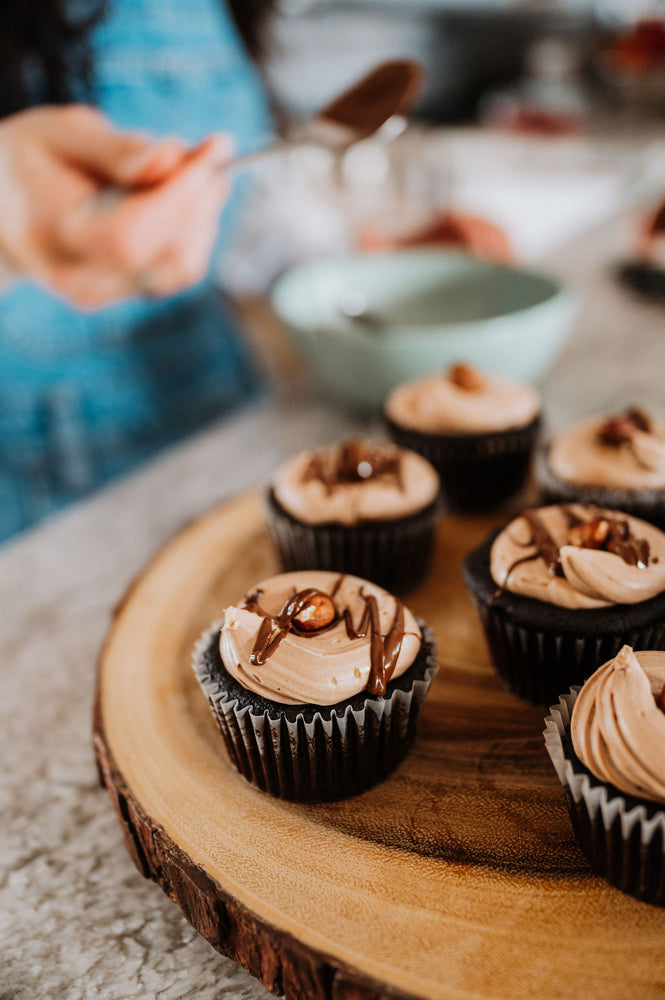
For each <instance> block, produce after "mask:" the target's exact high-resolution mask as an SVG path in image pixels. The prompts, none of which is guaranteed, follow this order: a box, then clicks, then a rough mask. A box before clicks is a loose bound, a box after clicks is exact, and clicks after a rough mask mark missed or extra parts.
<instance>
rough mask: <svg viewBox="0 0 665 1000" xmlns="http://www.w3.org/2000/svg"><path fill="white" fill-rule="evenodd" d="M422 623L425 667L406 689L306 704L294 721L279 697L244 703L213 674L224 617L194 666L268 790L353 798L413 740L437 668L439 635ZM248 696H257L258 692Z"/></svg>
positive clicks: (203, 641) (249, 773) (248, 768)
mask: <svg viewBox="0 0 665 1000" xmlns="http://www.w3.org/2000/svg"><path fill="white" fill-rule="evenodd" d="M418 624H419V625H420V626H421V629H422V637H423V647H424V649H423V650H421V653H420V654H419V655H420V656H424V657H425V664H424V670H422V672H421V673H422V676H421V677H416V678H415V679H414V680H413V681H412V683H411V684H410V685H409V687H408V688H407V689H406V690H403V689H402V688H400V687H398V686H393V688H392V691H391V692H390V693H389V694H388V695H387V696H386V697H380V696H376V695H367V697H366V698H365V699H364V700H363V703H362V707H360V708H354V707H353V705H352V704H350V703H348V702H347V703H342V704H341V705H333V706H320V707H319V706H309V710H307V708H306V707H303V710H302V711H300V712H295V713H294V712H293V711H291V712H289V713H288V714H291V715H295V718H288V717H287V712H286V710H285V708H284V707H283V706H281V705H279V704H278V703H277V702H274V703H271V709H272V706H273V705H274V711H269V710H268V709H261V708H259V707H258V706H257V707H256V708H253V707H252V706H251V705H248V704H244V705H241V704H240V703H239V699H238V698H237V697H235V696H234V695H233V694H231V693H230V692H228V691H227V690H226V689H225V687H224V685H223V683H222V681H220V679H219V678H218V677H215V676H213V673H212V672H211V670H210V666H209V664H208V663H207V662H206V655H207V654H208V651H209V649H210V646H211V643H212V641H213V639H214V638H215V637H216V636H218V635H219V631H220V628H221V625H222V622H216V623H215V624H214V625H212V626H211V627H210V628H209V629H207V630H206V631H205V632H204V633H203V635H202V636H201V638H200V639H199V640H198V642H197V643H196V646H195V647H194V652H193V655H192V666H193V669H194V673H195V674H196V677H197V679H198V681H199V683H200V685H201V687H202V689H203V691H204V693H205V695H206V697H207V699H208V702H209V704H210V707H211V709H212V712H213V715H214V717H215V719H216V721H217V724H218V726H219V729H220V732H221V734H222V736H223V737H224V741H225V743H226V747H227V749H228V752H229V756H230V758H231V761H232V763H233V764H234V766H235V767H236V769H237V770H238V771H239V772H240V773H241V774H242V775H243V776H244V777H245V778H246V779H247V780H248V781H250V782H251V783H252V784H254V785H256V786H257V787H258V788H260V789H262V791H265V792H268V793H269V794H270V795H274V796H276V797H277V798H284V799H292V800H297V801H333V800H335V799H341V798H347V797H348V796H351V795H356V794H358V793H359V792H362V791H364V790H365V789H367V788H370V787H371V786H372V785H375V784H377V783H378V782H379V781H382V780H383V779H384V778H386V777H387V776H388V775H389V774H390V773H391V771H393V770H394V769H395V767H397V765H398V764H399V763H400V762H401V761H402V760H403V758H404V757H405V755H406V753H407V750H408V749H409V747H410V745H411V743H412V742H413V739H414V737H415V732H416V723H417V720H418V715H419V713H420V708H421V705H422V703H423V700H424V698H425V695H426V694H427V691H428V690H429V687H430V685H431V683H432V680H433V679H434V676H435V674H436V672H437V670H438V663H437V660H436V639H435V636H434V633H433V632H432V630H431V629H429V628H426V627H424V626H423V624H422V622H419V623H418ZM410 669H413V667H412V668H410ZM407 673H408V672H407ZM399 680H400V678H397V679H396V681H395V682H394V684H395V685H396V684H397V683H398V682H399ZM247 696H248V699H250V700H251V697H252V693H251V692H247ZM292 708H293V706H289V709H292Z"/></svg>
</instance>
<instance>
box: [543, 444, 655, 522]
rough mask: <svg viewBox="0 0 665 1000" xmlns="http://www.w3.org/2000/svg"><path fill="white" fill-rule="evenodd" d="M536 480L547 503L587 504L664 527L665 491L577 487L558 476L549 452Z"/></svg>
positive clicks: (545, 455) (544, 458)
mask: <svg viewBox="0 0 665 1000" xmlns="http://www.w3.org/2000/svg"><path fill="white" fill-rule="evenodd" d="M536 479H537V481H538V485H539V486H540V490H541V492H542V497H543V501H544V502H545V503H575V502H576V503H588V504H593V505H594V506H595V507H605V508H607V509H608V510H618V511H622V512H623V513H625V514H632V515H633V517H640V518H642V520H644V521H649V522H651V523H652V524H656V525H658V526H659V527H661V528H665V489H662V490H625V489H618V488H611V487H603V486H578V485H577V484H575V483H567V482H565V481H564V480H563V479H559V477H558V476H555V475H554V473H553V472H552V470H551V469H550V467H549V465H548V463H547V452H543V453H542V454H540V455H539V456H538V458H537V460H536Z"/></svg>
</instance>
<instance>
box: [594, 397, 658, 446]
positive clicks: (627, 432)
mask: <svg viewBox="0 0 665 1000" xmlns="http://www.w3.org/2000/svg"><path fill="white" fill-rule="evenodd" d="M635 431H643V432H644V433H645V434H650V433H651V420H650V419H649V417H648V416H647V414H646V413H645V412H644V410H640V409H638V407H636V406H633V407H631V408H630V409H628V410H626V411H625V412H624V413H618V414H616V416H613V417H609V418H608V419H607V420H606V421H605V423H604V424H602V426H601V427H600V428H599V430H598V440H599V441H600V442H601V444H604V445H608V446H609V447H611V448H620V447H621V445H629V446H630V445H631V444H632V440H633V434H634V433H635Z"/></svg>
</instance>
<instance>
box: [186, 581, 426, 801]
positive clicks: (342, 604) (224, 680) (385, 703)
mask: <svg viewBox="0 0 665 1000" xmlns="http://www.w3.org/2000/svg"><path fill="white" fill-rule="evenodd" d="M193 666H194V672H195V673H196V676H197V678H198V680H199V682H200V684H201V686H202V688H203V691H204V693H205V695H206V697H207V698H208V702H209V704H210V707H211V709H212V711H213V714H214V716H215V719H216V721H217V724H218V726H219V728H220V731H221V733H222V736H223V737H224V741H225V743H226V747H227V749H228V752H229V756H230V758H231V761H232V763H233V764H234V766H235V767H236V768H237V770H238V771H239V772H240V773H241V774H242V775H243V776H244V777H245V778H247V780H248V781H250V782H252V784H254V785H256V786H257V787H258V788H260V789H262V790H263V791H265V792H268V793H270V794H271V795H274V796H277V797H279V798H285V799H293V800H299V801H328V800H334V799H340V798H346V797H347V796H350V795H355V794H357V793H358V792H361V791H364V790H365V789H366V788H369V787H371V786H372V785H374V784H376V783H377V782H379V781H382V780H383V779H384V778H386V777H387V776H388V775H389V774H390V772H391V771H393V770H394V768H395V767H396V766H397V765H398V764H399V763H400V761H401V760H402V759H403V758H404V756H405V755H406V752H407V750H408V748H409V746H410V745H411V743H412V742H413V739H414V736H415V729H416V722H417V719H418V714H419V712H420V707H421V705H422V702H423V699H424V697H425V695H426V693H427V690H428V688H429V686H430V684H431V682H432V679H433V677H434V675H435V673H436V670H437V663H436V647H435V641H434V637H433V634H432V633H431V632H430V631H429V630H428V629H425V628H423V627H421V625H420V624H418V623H417V622H416V620H415V618H414V617H413V615H412V614H411V612H410V611H409V610H408V609H407V608H405V607H404V605H403V604H402V603H401V601H399V599H398V598H396V597H393V596H392V595H390V594H389V593H388V592H387V591H385V590H383V589H382V588H381V587H377V586H376V585H375V584H372V583H370V582H368V581H366V580H361V579H359V578H357V577H353V576H346V575H340V574H337V573H329V572H322V571H316V572H296V573H284V574H280V575H279V576H274V577H271V578H270V579H268V580H264V581H262V582H261V583H259V584H258V585H257V586H256V587H255V588H254V589H253V590H252V591H251V592H250V593H249V594H247V595H246V596H245V597H244V598H243V599H242V601H240V602H239V604H238V605H237V606H232V607H229V608H227V609H226V610H225V612H224V620H223V622H222V623H221V624H217V625H215V626H213V627H212V628H211V629H209V630H208V631H207V632H205V633H204V635H203V636H202V637H201V639H200V640H199V642H198V643H197V646H196V649H195V651H194V658H193Z"/></svg>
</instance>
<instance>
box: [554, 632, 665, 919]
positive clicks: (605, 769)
mask: <svg viewBox="0 0 665 1000" xmlns="http://www.w3.org/2000/svg"><path fill="white" fill-rule="evenodd" d="M664 685H665V653H663V652H660V651H649V652H634V651H633V650H632V649H631V647H630V646H624V647H623V648H622V649H621V650H620V651H619V652H618V653H617V655H616V656H615V657H614V658H613V659H611V660H608V662H607V663H605V664H603V666H602V667H600V668H599V669H598V670H596V672H595V673H594V674H592V676H591V677H590V678H589V680H588V681H587V682H586V683H585V684H584V686H583V687H582V688H581V689H577V688H575V689H573V690H572V691H571V693H570V694H566V695H562V696H561V697H560V699H559V703H558V705H555V706H553V707H552V709H551V714H550V716H549V717H548V718H547V719H546V720H545V723H546V729H545V743H546V745H547V750H548V752H549V755H550V757H551V758H552V763H553V764H554V767H555V769H556V772H557V774H558V776H559V780H560V781H561V784H562V785H563V788H564V791H565V794H566V803H567V805H568V811H569V812H570V818H571V820H572V823H573V830H574V831H575V836H576V838H577V841H578V843H579V845H580V847H581V848H582V850H583V851H584V853H585V854H586V856H587V857H588V859H589V861H590V862H591V866H592V868H593V870H594V871H595V872H596V873H597V874H598V875H602V876H603V878H606V879H607V881H608V882H610V883H611V884H612V885H614V886H616V887H617V889H622V890H623V891H624V892H627V893H630V895H631V896H635V897H636V898H637V899H641V900H643V901H644V902H647V903H655V904H656V905H657V906H665V702H664V700H663V691H664Z"/></svg>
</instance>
